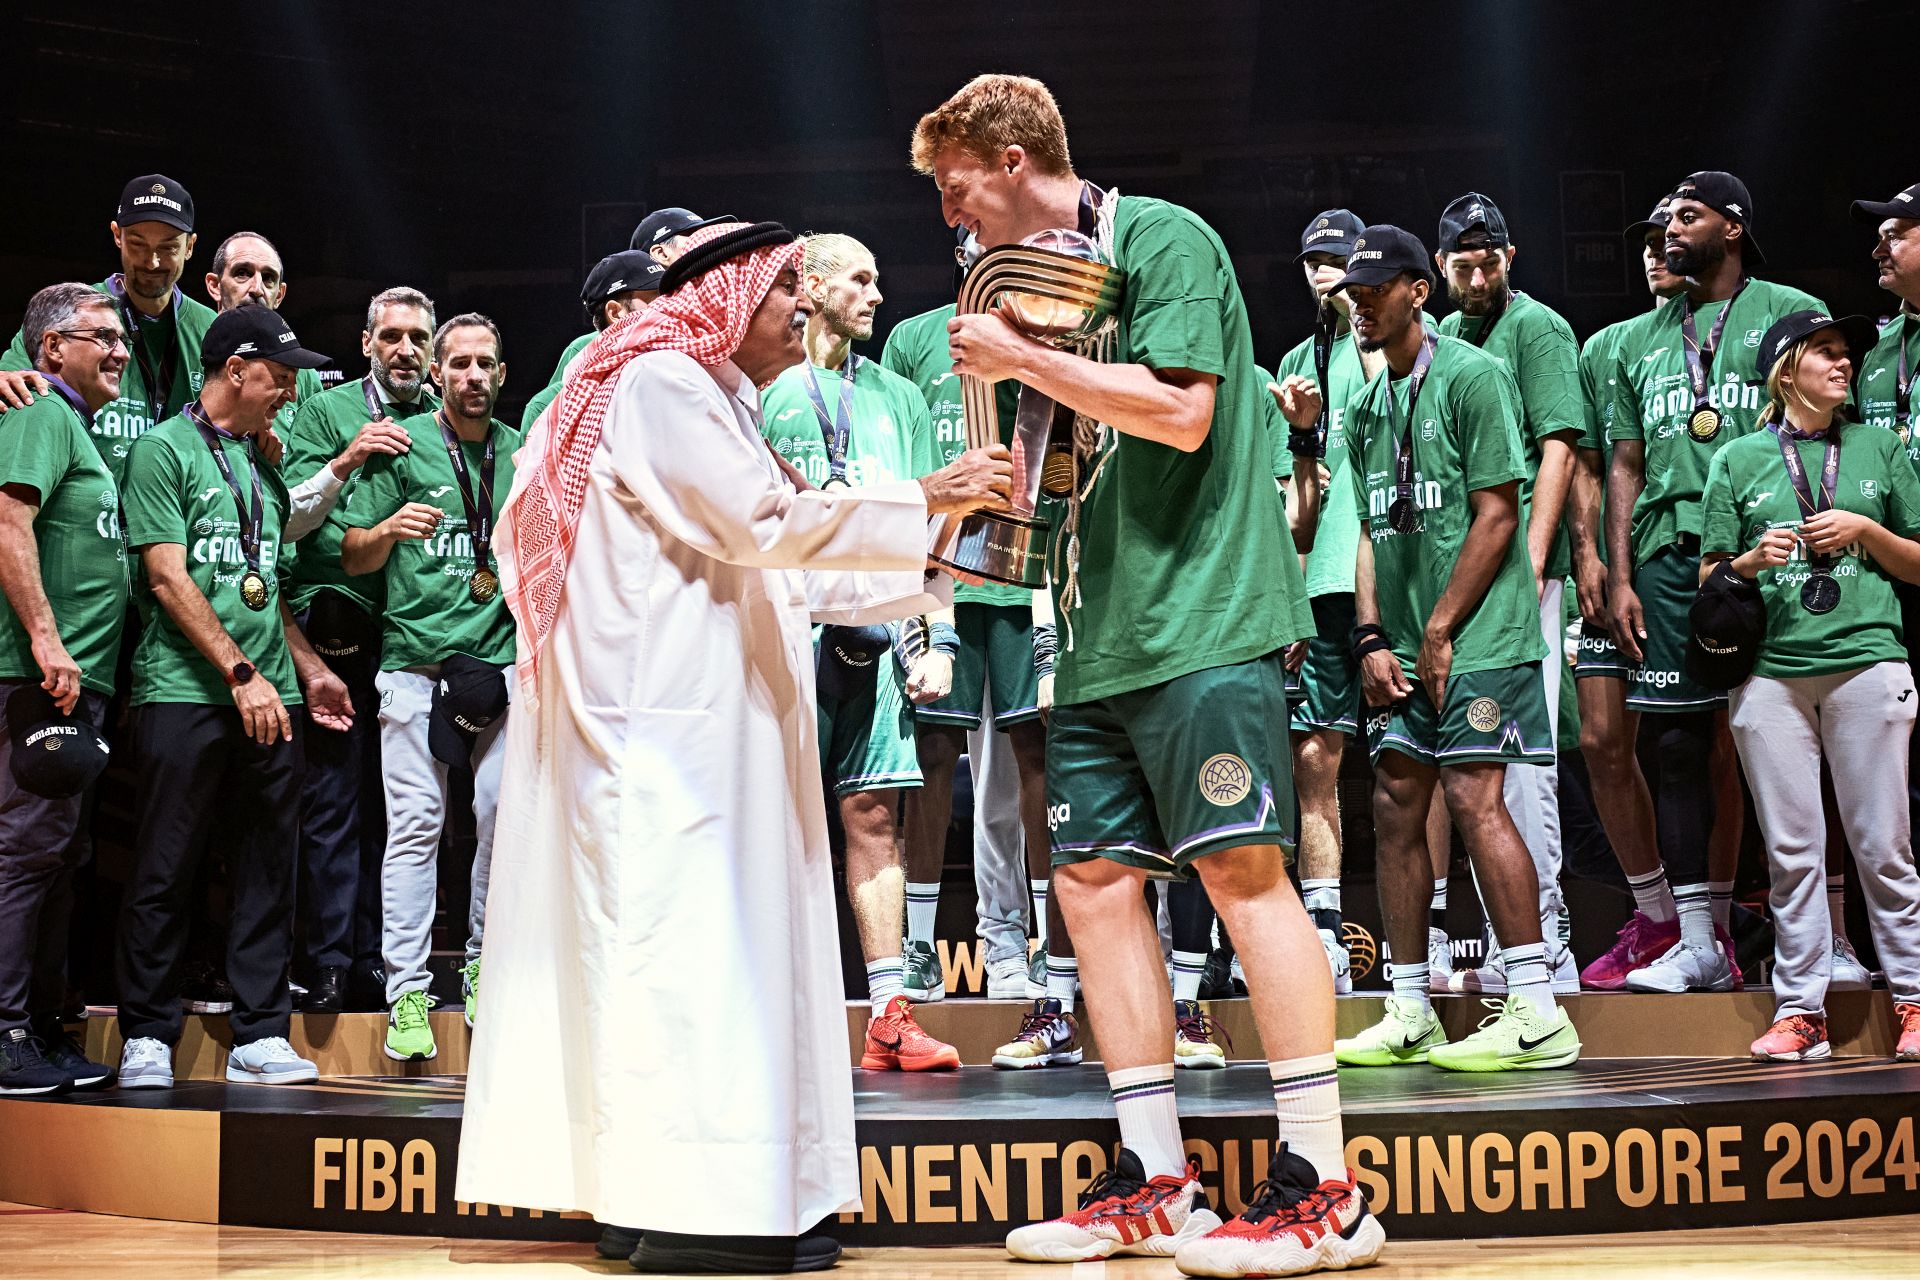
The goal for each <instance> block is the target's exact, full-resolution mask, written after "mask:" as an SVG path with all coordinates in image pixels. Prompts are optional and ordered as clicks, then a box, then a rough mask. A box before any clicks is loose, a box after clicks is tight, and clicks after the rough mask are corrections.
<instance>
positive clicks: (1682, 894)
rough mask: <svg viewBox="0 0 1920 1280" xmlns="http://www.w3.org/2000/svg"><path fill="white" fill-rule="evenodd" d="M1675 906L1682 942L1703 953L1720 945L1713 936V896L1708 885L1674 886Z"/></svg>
mask: <svg viewBox="0 0 1920 1280" xmlns="http://www.w3.org/2000/svg"><path fill="white" fill-rule="evenodd" d="M1673 906H1674V910H1675V911H1677V912H1678V913H1679V915H1680V941H1682V942H1684V943H1686V944H1687V945H1688V946H1690V947H1699V948H1700V949H1701V950H1703V951H1711V950H1713V949H1714V948H1715V947H1717V946H1719V945H1720V943H1719V940H1718V939H1716V938H1715V937H1714V936H1713V896H1712V890H1710V889H1709V888H1708V887H1707V886H1706V885H1704V884H1677V885H1675V886H1673Z"/></svg>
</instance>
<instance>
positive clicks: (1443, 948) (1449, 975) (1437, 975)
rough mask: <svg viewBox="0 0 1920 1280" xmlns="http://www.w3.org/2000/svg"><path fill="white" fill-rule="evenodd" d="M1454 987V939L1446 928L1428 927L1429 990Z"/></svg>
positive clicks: (1443, 990)
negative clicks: (1448, 934) (1449, 935)
mask: <svg viewBox="0 0 1920 1280" xmlns="http://www.w3.org/2000/svg"><path fill="white" fill-rule="evenodd" d="M1452 988H1453V939H1451V938H1449V937H1448V936H1447V931H1446V930H1445V929H1435V928H1432V927H1429V928H1428V929H1427V990H1429V991H1440V992H1445V991H1450V990H1452Z"/></svg>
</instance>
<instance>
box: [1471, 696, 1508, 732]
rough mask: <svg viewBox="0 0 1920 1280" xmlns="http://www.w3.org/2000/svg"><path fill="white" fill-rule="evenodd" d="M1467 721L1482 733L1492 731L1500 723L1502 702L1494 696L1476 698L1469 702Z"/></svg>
mask: <svg viewBox="0 0 1920 1280" xmlns="http://www.w3.org/2000/svg"><path fill="white" fill-rule="evenodd" d="M1467 723H1468V724H1470V725H1472V726H1473V727H1474V728H1475V729H1477V730H1479V731H1480V732H1481V733H1491V732H1493V730H1494V729H1496V728H1497V727H1499V724H1500V704H1499V703H1497V702H1495V701H1494V700H1493V699H1492V698H1475V699H1474V700H1473V701H1472V702H1469V703H1468V704H1467Z"/></svg>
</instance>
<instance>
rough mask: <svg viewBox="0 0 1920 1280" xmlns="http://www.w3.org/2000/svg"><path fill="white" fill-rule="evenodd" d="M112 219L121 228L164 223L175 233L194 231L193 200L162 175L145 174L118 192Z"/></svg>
mask: <svg viewBox="0 0 1920 1280" xmlns="http://www.w3.org/2000/svg"><path fill="white" fill-rule="evenodd" d="M113 220H114V221H115V222H117V223H119V224H120V225H121V226H123V227H130V226H132V225H133V224H134V223H136V222H164V223H166V224H167V225H168V226H170V227H172V228H174V229H175V230H177V231H186V232H192V230H193V197H192V196H190V195H188V194H187V189H186V188H185V187H183V186H181V185H180V184H179V183H177V182H175V181H174V180H173V179H172V178H169V177H168V176H167V175H166V174H164V173H146V174H142V175H140V176H139V177H138V178H135V179H134V180H133V181H132V182H129V183H128V184H127V185H126V186H125V187H124V188H123V189H122V190H121V192H120V207H119V209H118V210H117V211H116V212H115V213H114V215H113Z"/></svg>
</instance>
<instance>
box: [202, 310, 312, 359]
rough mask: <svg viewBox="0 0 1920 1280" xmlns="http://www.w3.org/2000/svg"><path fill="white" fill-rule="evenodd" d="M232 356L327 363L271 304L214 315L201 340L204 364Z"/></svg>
mask: <svg viewBox="0 0 1920 1280" xmlns="http://www.w3.org/2000/svg"><path fill="white" fill-rule="evenodd" d="M230 356H244V357H245V358H246V359H248V360H271V361H273V362H274V363H275V364H283V365H286V366H287V367H288V368H289V369H318V368H319V367H320V366H321V365H323V364H326V363H327V357H325V356H323V355H321V354H320V353H319V352H318V351H309V350H307V349H306V348H305V347H303V346H301V345H300V339H298V338H296V337H294V336H293V330H292V329H290V328H288V327H287V322H286V321H285V320H283V319H281V317H280V313H279V312H278V311H274V310H271V309H269V308H267V307H235V308H234V309H233V310H231V311H222V312H221V313H220V314H219V315H217V316H215V317H214V318H213V323H212V324H210V325H208V326H207V336H206V337H204V338H202V339H201V340H200V365H201V367H202V368H206V369H217V368H219V367H220V366H221V365H223V364H225V363H226V362H227V359H228V357H230Z"/></svg>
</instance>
